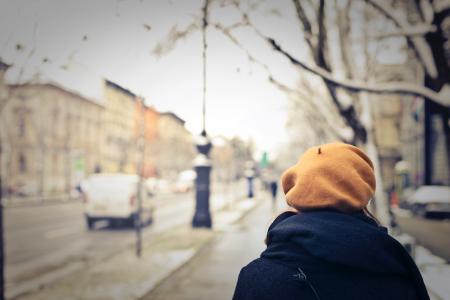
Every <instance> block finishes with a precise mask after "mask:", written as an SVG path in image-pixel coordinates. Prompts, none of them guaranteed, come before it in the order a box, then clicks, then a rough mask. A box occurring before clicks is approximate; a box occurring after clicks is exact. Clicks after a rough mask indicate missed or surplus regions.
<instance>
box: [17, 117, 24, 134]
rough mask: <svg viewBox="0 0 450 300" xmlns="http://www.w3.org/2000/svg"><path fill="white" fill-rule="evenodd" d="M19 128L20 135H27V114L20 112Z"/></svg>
mask: <svg viewBox="0 0 450 300" xmlns="http://www.w3.org/2000/svg"><path fill="white" fill-rule="evenodd" d="M18 118H19V121H18V128H19V136H20V137H24V136H25V115H24V114H19V116H18Z"/></svg>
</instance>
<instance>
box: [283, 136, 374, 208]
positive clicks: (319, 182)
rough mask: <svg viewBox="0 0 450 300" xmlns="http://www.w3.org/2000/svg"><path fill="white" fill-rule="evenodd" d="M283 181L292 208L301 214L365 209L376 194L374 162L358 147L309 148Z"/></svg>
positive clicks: (332, 145) (338, 145)
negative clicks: (312, 211) (325, 209)
mask: <svg viewBox="0 0 450 300" xmlns="http://www.w3.org/2000/svg"><path fill="white" fill-rule="evenodd" d="M281 181H282V184H283V190H284V193H285V194H286V201H287V203H288V205H289V206H291V207H294V208H296V209H297V210H299V211H304V210H313V209H320V208H333V209H336V210H339V211H342V212H348V213H350V212H356V211H360V210H362V209H364V208H365V207H366V205H367V204H368V203H369V200H370V198H371V197H372V196H373V193H374V192H375V176H374V169H373V165H372V162H371V161H370V159H369V157H367V155H366V154H365V153H364V152H363V151H362V150H361V149H359V148H357V147H355V146H352V145H349V144H344V143H331V144H325V145H321V146H317V147H313V148H310V149H308V150H307V151H306V152H305V153H304V154H303V156H302V157H301V158H300V160H299V161H298V162H297V164H296V165H294V166H293V167H291V168H289V169H288V170H286V171H285V172H284V173H283V175H282V177H281Z"/></svg>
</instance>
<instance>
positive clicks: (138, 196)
mask: <svg viewBox="0 0 450 300" xmlns="http://www.w3.org/2000/svg"><path fill="white" fill-rule="evenodd" d="M136 100H137V101H140V108H141V130H140V134H139V143H138V145H139V148H138V149H139V151H140V154H141V157H140V160H138V163H137V171H138V176H139V181H138V184H137V191H136V200H137V213H136V220H135V222H134V227H135V229H136V256H137V257H141V255H142V220H141V213H142V197H144V195H143V194H142V190H143V185H144V163H145V103H144V98H140V99H136Z"/></svg>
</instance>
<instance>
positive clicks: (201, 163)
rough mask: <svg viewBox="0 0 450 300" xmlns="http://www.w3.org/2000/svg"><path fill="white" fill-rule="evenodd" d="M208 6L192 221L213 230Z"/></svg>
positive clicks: (206, 7) (204, 16)
mask: <svg viewBox="0 0 450 300" xmlns="http://www.w3.org/2000/svg"><path fill="white" fill-rule="evenodd" d="M208 4H209V0H205V4H204V6H203V26H202V38H203V39H202V41H203V55H202V58H203V101H202V125H203V130H202V133H201V134H200V136H198V137H197V140H196V146H197V150H198V153H197V156H196V157H195V159H194V167H195V171H196V173H197V177H196V178H195V213H194V217H193V219H192V227H197V228H198V227H205V228H211V227H212V221H211V213H210V211H209V195H210V189H209V187H210V174H211V160H210V158H209V151H210V150H211V147H212V144H211V141H210V140H209V138H208V135H207V134H206V49H207V47H208V45H207V42H206V28H207V27H208Z"/></svg>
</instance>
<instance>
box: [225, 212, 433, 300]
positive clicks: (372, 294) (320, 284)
mask: <svg viewBox="0 0 450 300" xmlns="http://www.w3.org/2000/svg"><path fill="white" fill-rule="evenodd" d="M233 299H234V300H265V299H267V300H269V299H280V300H281V299H282V300H289V299H295V300H309V299H311V300H318V299H320V300H326V299H330V300H331V299H332V300H339V299H345V300H350V299H355V300H356V299H358V300H372V299H373V300H381V299H384V300H388V299H395V300H401V299H420V300H422V299H423V300H425V299H426V300H428V299H429V297H428V293H427V290H426V288H425V285H424V283H423V280H422V276H421V275H420V272H419V270H418V269H417V266H416V265H415V263H414V261H413V260H412V259H411V257H410V256H409V254H408V253H407V252H406V251H405V249H404V247H403V246H402V245H401V244H400V243H398V242H397V241H396V240H395V239H394V238H392V237H391V236H389V235H388V234H387V231H386V229H385V228H384V227H381V226H378V225H377V224H376V223H375V222H374V221H373V220H372V219H370V218H368V217H366V216H365V215H364V214H362V213H357V214H351V215H350V214H343V213H339V212H335V211H330V210H321V211H311V212H304V213H300V214H295V213H293V212H285V213H283V214H281V215H280V216H278V218H277V219H276V220H275V221H274V222H273V223H272V225H271V226H270V227H269V231H268V234H267V249H266V250H265V251H264V252H263V253H262V254H261V257H260V258H258V259H256V260H254V261H252V262H251V263H250V264H248V265H247V266H246V267H244V268H243V269H242V270H241V272H240V274H239V278H238V282H237V285H236V289H235V292H234V297H233Z"/></svg>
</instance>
